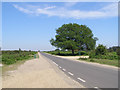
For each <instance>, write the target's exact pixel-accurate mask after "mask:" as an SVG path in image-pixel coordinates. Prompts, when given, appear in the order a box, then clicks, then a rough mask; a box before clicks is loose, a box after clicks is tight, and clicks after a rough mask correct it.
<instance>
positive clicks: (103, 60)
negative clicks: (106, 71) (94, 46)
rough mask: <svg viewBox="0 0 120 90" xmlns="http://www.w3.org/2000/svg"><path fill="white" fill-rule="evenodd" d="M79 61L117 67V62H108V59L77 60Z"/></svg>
mask: <svg viewBox="0 0 120 90" xmlns="http://www.w3.org/2000/svg"><path fill="white" fill-rule="evenodd" d="M79 60H83V61H87V62H95V63H100V64H106V65H112V66H117V67H118V60H109V59H93V58H88V59H87V58H79Z"/></svg>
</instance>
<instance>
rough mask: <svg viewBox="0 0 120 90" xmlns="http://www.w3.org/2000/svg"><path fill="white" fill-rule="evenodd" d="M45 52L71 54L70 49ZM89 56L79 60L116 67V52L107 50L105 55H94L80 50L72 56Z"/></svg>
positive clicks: (117, 57) (60, 54)
mask: <svg viewBox="0 0 120 90" xmlns="http://www.w3.org/2000/svg"><path fill="white" fill-rule="evenodd" d="M46 53H49V54H53V55H59V56H73V55H72V52H71V51H47V52H46ZM81 55H82V56H86V55H87V56H90V58H79V60H83V61H87V62H96V63H100V64H107V65H112V66H117V67H118V65H119V64H118V60H119V56H118V55H117V53H116V52H107V54H106V55H94V52H90V51H88V52H85V51H81V52H80V53H79V52H77V51H76V52H75V55H74V56H81Z"/></svg>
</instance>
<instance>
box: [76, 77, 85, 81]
mask: <svg viewBox="0 0 120 90" xmlns="http://www.w3.org/2000/svg"><path fill="white" fill-rule="evenodd" d="M77 79H78V80H80V81H82V82H86V81H85V80H83V79H81V78H77Z"/></svg>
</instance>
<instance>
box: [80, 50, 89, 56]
mask: <svg viewBox="0 0 120 90" xmlns="http://www.w3.org/2000/svg"><path fill="white" fill-rule="evenodd" d="M80 55H88V54H87V52H86V51H80Z"/></svg>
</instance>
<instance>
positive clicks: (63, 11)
mask: <svg viewBox="0 0 120 90" xmlns="http://www.w3.org/2000/svg"><path fill="white" fill-rule="evenodd" d="M75 4H76V3H71V4H68V3H66V4H65V7H59V8H57V7H56V6H50V7H45V8H40V7H39V8H33V9H30V8H24V7H20V6H18V5H14V7H15V8H17V9H18V10H19V11H21V12H24V13H27V14H35V15H37V16H39V15H41V14H45V15H48V16H58V17H63V18H74V19H85V18H103V17H114V16H117V15H118V8H117V7H118V6H117V3H112V4H109V5H107V6H105V7H103V8H101V9H99V10H96V11H92V10H91V11H83V10H69V9H67V8H66V6H68V7H69V6H73V5H75Z"/></svg>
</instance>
